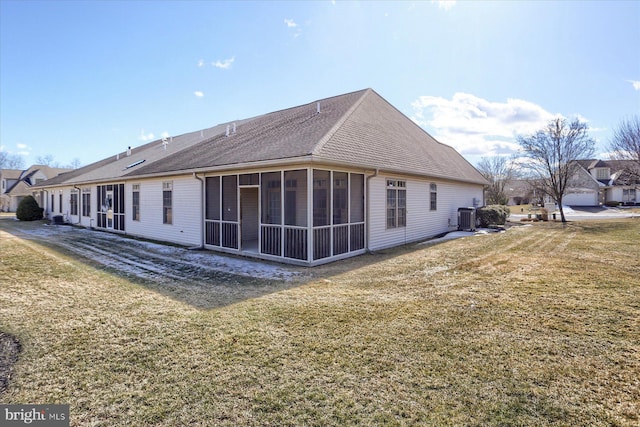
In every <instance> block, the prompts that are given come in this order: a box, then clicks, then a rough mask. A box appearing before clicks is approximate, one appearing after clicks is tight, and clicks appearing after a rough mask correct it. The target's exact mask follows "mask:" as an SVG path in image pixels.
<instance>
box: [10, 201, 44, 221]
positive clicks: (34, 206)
mask: <svg viewBox="0 0 640 427" xmlns="http://www.w3.org/2000/svg"><path fill="white" fill-rule="evenodd" d="M43 212H44V209H42V208H41V207H40V206H38V202H36V199H34V198H33V196H27V197H25V198H24V199H22V200H21V201H20V204H19V205H18V210H17V211H16V218H18V219H19V220H20V221H36V220H39V219H42V214H43Z"/></svg>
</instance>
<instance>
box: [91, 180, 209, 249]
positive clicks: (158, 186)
mask: <svg viewBox="0 0 640 427" xmlns="http://www.w3.org/2000/svg"><path fill="white" fill-rule="evenodd" d="M166 181H171V182H173V190H172V203H171V204H172V224H163V223H162V183H163V182H166ZM133 184H140V220H139V221H134V220H133V208H132V199H133V196H132V187H133ZM200 185H201V183H200V181H199V180H197V179H195V178H193V177H192V176H188V177H172V178H165V179H162V178H160V179H154V180H144V181H129V182H126V183H125V186H124V192H125V199H124V200H125V233H126V234H130V235H134V236H139V237H144V238H147V239H153V240H160V241H166V242H172V243H177V244H181V245H186V246H195V245H200V244H201V243H202V235H201V233H202V190H201V187H200ZM92 208H93V207H92Z"/></svg>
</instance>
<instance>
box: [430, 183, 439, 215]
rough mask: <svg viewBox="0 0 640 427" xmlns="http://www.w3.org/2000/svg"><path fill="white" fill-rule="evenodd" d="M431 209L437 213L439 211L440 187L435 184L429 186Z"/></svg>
mask: <svg viewBox="0 0 640 427" xmlns="http://www.w3.org/2000/svg"><path fill="white" fill-rule="evenodd" d="M429 192H430V197H429V209H430V210H432V211H435V210H437V209H438V186H437V185H436V184H434V183H433V182H432V183H431V185H429Z"/></svg>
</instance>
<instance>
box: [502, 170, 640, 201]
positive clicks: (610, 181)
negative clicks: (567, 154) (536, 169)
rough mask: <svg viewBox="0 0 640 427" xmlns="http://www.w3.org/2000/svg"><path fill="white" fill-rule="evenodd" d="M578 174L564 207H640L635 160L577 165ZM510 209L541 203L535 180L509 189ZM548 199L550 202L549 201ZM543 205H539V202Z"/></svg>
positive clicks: (514, 183) (639, 180) (513, 184)
mask: <svg viewBox="0 0 640 427" xmlns="http://www.w3.org/2000/svg"><path fill="white" fill-rule="evenodd" d="M575 164H576V165H577V168H576V171H575V173H574V174H573V176H571V177H570V178H569V182H568V185H567V191H566V192H565V195H564V197H563V199H562V203H563V204H564V205H565V206H601V205H604V204H623V205H637V204H638V203H640V178H639V177H640V172H633V171H634V170H635V169H637V163H636V162H635V161H633V160H598V159H587V160H577V161H575ZM506 192H507V195H508V196H509V204H510V205H519V204H527V203H531V202H533V201H534V200H537V199H540V201H541V199H542V197H540V196H541V195H540V194H539V195H538V196H539V197H536V195H535V180H533V181H531V180H514V181H510V182H509V183H507V185H506ZM545 199H547V200H549V198H548V197H545ZM538 203H540V202H538Z"/></svg>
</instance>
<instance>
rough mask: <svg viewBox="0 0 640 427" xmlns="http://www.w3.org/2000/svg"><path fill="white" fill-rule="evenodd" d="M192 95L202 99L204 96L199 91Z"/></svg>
mask: <svg viewBox="0 0 640 427" xmlns="http://www.w3.org/2000/svg"><path fill="white" fill-rule="evenodd" d="M193 94H194V95H195V96H197V97H198V98H202V97H203V96H204V93H203V92H200V91H199V90H197V91H195V92H193Z"/></svg>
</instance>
